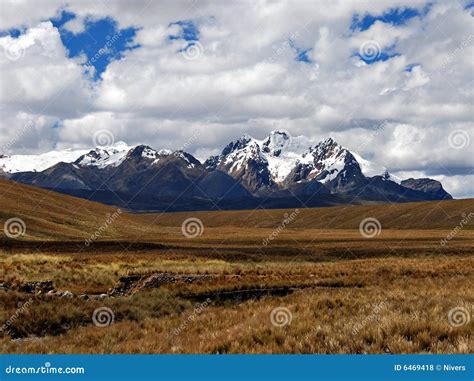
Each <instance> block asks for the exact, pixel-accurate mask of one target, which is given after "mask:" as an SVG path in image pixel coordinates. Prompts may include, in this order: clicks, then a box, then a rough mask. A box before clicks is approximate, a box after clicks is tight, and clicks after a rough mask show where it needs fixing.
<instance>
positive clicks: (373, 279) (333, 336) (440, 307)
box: [0, 258, 474, 353]
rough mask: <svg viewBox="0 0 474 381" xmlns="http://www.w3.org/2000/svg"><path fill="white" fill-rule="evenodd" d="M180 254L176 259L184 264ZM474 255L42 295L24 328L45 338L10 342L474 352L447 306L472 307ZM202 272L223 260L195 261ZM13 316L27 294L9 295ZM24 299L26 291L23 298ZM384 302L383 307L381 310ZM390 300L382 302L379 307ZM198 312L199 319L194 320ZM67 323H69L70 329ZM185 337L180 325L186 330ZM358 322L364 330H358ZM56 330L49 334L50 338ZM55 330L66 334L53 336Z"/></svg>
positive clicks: (18, 349)
mask: <svg viewBox="0 0 474 381" xmlns="http://www.w3.org/2000/svg"><path fill="white" fill-rule="evenodd" d="M179 262H180V261H177V262H176V265H177V266H180V264H179ZM473 265H474V261H473V259H472V258H462V259H460V258H442V259H438V260H437V259H434V258H425V259H396V258H389V259H366V260H355V261H341V262H335V263H307V262H302V263H291V264H286V265H283V264H282V263H281V262H279V263H265V266H261V267H259V268H257V269H255V268H252V266H249V265H246V264H238V265H237V266H238V267H237V268H236V269H235V270H237V271H234V272H238V273H239V275H240V279H239V281H238V282H237V281H236V282H230V281H229V278H225V277H224V273H225V272H227V273H229V272H230V270H231V269H230V268H228V267H227V268H226V267H225V266H224V265H223V266H221V273H222V275H223V276H222V277H221V278H218V279H217V280H216V281H214V283H211V284H196V285H191V286H189V285H185V286H181V287H174V286H168V287H162V288H161V289H158V290H154V291H143V292H140V293H137V294H135V295H133V296H130V297H122V298H115V299H108V300H105V301H82V300H79V299H71V300H63V299H60V300H57V299H56V300H48V299H47V297H46V296H36V297H34V298H35V302H34V303H33V304H32V306H31V307H30V308H29V309H28V311H27V312H25V313H24V314H23V315H22V316H21V320H20V321H19V323H18V324H19V326H20V327H21V329H22V330H23V331H24V333H29V334H30V335H31V333H32V332H34V334H35V335H40V336H43V335H44V334H46V336H43V337H37V338H34V339H31V340H25V341H19V342H18V341H17V342H15V341H13V342H12V341H10V340H9V339H8V338H4V339H3V341H1V344H2V350H3V351H4V352H8V353H12V352H14V353H469V351H470V350H472V349H471V348H473V338H472V328H473V322H472V321H471V322H470V323H468V324H465V325H463V326H460V327H458V328H454V327H451V326H450V325H449V322H448V312H449V310H450V309H452V308H454V307H459V306H461V307H464V308H466V309H468V310H469V311H470V309H471V308H472V303H473V302H474V295H473V293H472V290H470V289H469V288H468V287H467V285H469V283H470V282H472V275H473V274H472V269H473ZM196 267H198V268H201V271H203V272H204V271H209V270H212V271H213V272H215V273H218V272H219V271H218V267H219V266H217V268H216V267H215V266H210V267H207V266H206V265H205V264H204V263H198V264H196ZM283 284H287V285H293V286H295V285H298V284H306V285H311V284H312V285H314V286H315V287H313V288H305V289H301V290H299V291H295V292H294V293H292V294H289V295H287V296H283V297H264V298H262V299H258V300H257V299H253V300H247V301H243V302H242V303H235V302H230V301H229V302H221V303H219V302H217V303H211V304H210V305H209V306H207V307H204V308H203V310H202V311H201V312H198V313H197V312H196V311H195V309H194V308H195V307H196V305H199V303H198V304H192V303H191V302H190V301H189V300H186V299H183V298H181V297H179V295H180V294H182V293H190V292H195V293H199V292H202V291H208V290H212V291H214V292H216V291H221V290H230V289H234V288H236V287H240V288H242V287H255V286H257V285H259V286H263V287H266V288H271V287H276V286H280V285H283ZM0 295H1V296H2V299H3V300H2V301H3V303H4V304H5V306H6V307H7V308H6V311H4V312H3V313H2V315H3V316H2V318H5V317H6V316H8V314H13V313H14V310H15V307H16V303H15V302H16V301H17V300H19V298H20V295H18V294H17V295H10V296H8V297H7V293H3V294H0ZM22 298H23V300H24V299H25V298H26V296H25V295H23V296H22ZM104 305H105V306H108V307H110V308H112V310H113V311H114V313H115V319H116V322H115V323H114V324H112V325H111V326H109V327H106V328H98V327H95V326H94V325H92V324H91V316H92V311H93V310H94V309H95V308H97V307H99V306H104ZM377 306H379V307H377ZM380 306H382V307H380ZM276 307H285V308H287V309H288V310H289V311H290V312H291V315H292V319H291V323H290V324H289V325H286V326H283V327H277V326H274V325H272V323H271V320H270V314H271V311H272V309H274V308H276ZM191 316H194V318H193V319H191V318H190V317H191ZM64 326H65V327H66V328H64ZM183 326H184V328H183V329H182V331H181V332H180V333H178V334H176V333H175V332H176V331H175V330H176V329H177V328H179V327H183ZM355 328H358V329H355ZM48 334H49V335H48ZM51 334H55V335H57V336H50V335H51Z"/></svg>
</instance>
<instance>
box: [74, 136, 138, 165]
mask: <svg viewBox="0 0 474 381" xmlns="http://www.w3.org/2000/svg"><path fill="white" fill-rule="evenodd" d="M131 148H132V147H129V146H128V145H127V144H126V143H125V142H122V141H120V142H117V143H115V144H113V145H111V146H107V147H97V148H95V149H94V150H92V151H89V152H87V153H86V154H84V155H82V156H80V157H79V158H78V159H77V160H76V161H75V164H77V165H79V166H82V167H97V168H101V169H102V168H105V167H109V166H111V167H117V166H119V165H120V164H122V162H123V160H124V159H125V157H126V156H127V153H128V152H129V151H130V149H131Z"/></svg>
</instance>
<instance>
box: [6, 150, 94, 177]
mask: <svg viewBox="0 0 474 381" xmlns="http://www.w3.org/2000/svg"><path fill="white" fill-rule="evenodd" d="M87 152H88V150H72V149H66V150H64V151H51V152H47V153H43V154H40V155H12V156H3V157H0V172H2V171H3V172H5V173H17V172H41V171H44V170H45V169H48V168H49V167H52V166H53V165H55V164H57V163H59V162H61V161H62V162H65V163H72V162H73V161H75V160H77V158H78V157H80V156H82V155H84V154H86V153H87Z"/></svg>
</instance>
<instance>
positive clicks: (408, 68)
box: [404, 63, 420, 73]
mask: <svg viewBox="0 0 474 381" xmlns="http://www.w3.org/2000/svg"><path fill="white" fill-rule="evenodd" d="M416 66H420V64H417V63H414V64H408V65H407V66H406V67H405V70H404V71H407V72H409V73H411V71H412V70H413V68H414V67H416Z"/></svg>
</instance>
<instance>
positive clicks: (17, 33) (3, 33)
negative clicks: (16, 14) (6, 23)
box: [0, 28, 24, 38]
mask: <svg viewBox="0 0 474 381" xmlns="http://www.w3.org/2000/svg"><path fill="white" fill-rule="evenodd" d="M22 33H24V31H22V30H21V29H17V28H12V29H9V30H2V31H0V37H5V36H11V37H13V38H18V37H19V36H20V34H22Z"/></svg>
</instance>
